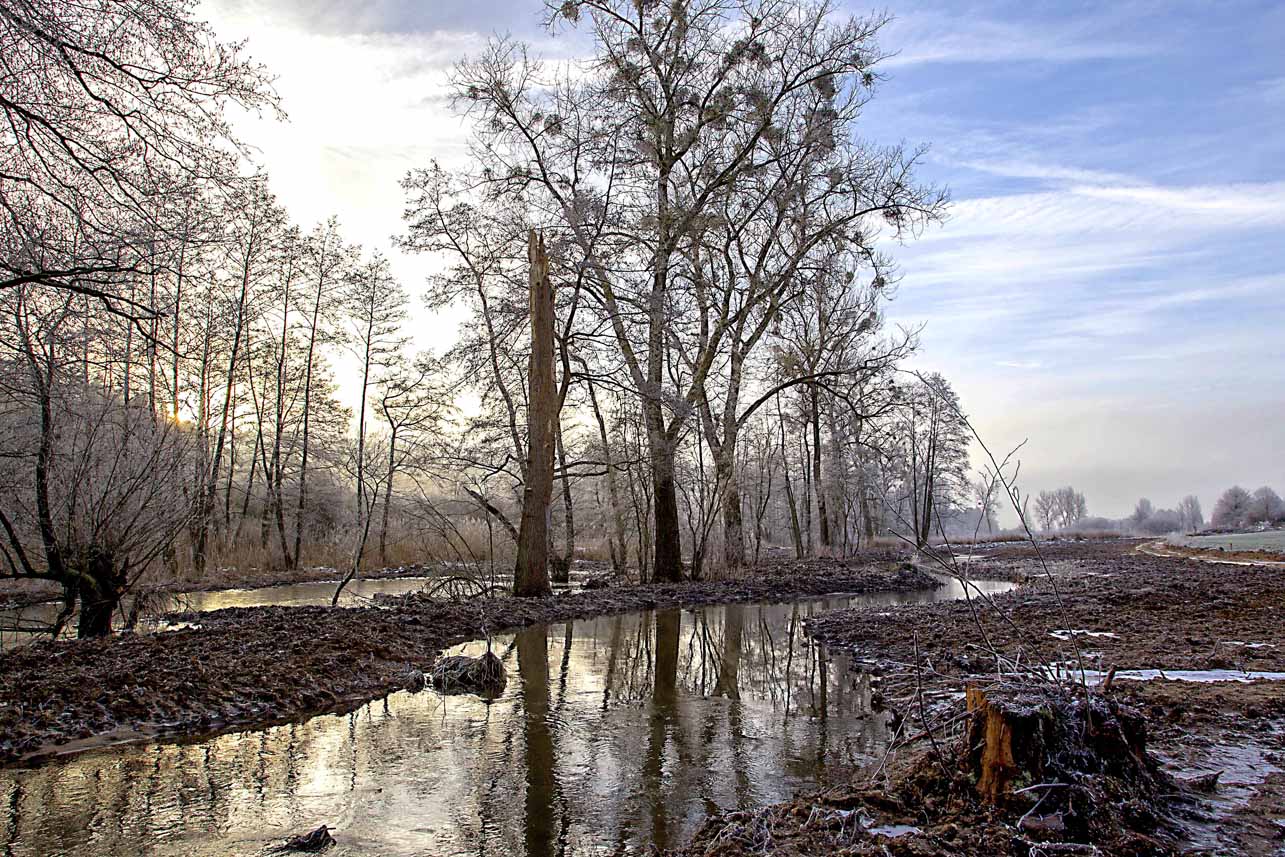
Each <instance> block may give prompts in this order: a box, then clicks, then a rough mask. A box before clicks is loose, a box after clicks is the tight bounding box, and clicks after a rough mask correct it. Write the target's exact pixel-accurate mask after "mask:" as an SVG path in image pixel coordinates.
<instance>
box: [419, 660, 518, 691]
mask: <svg viewBox="0 0 1285 857" xmlns="http://www.w3.org/2000/svg"><path fill="white" fill-rule="evenodd" d="M432 677H433V687H434V688H436V689H437V690H438V691H440V692H442V693H476V694H477V695H479V696H488V697H495V696H499V695H500V692H501V691H503V690H504V685H505V683H506V681H507V679H506V678H505V675H504V664H503V663H501V662H500V659H499V658H497V657H496V656H495V655H494V654H493V653H491V652H487V653H486V654H484V655H482V657H480V658H470V657H467V656H466V655H454V656H452V657H449V658H442V659H441V660H440V661H438V662H437V664H436V665H435V666H434V667H433V676H432Z"/></svg>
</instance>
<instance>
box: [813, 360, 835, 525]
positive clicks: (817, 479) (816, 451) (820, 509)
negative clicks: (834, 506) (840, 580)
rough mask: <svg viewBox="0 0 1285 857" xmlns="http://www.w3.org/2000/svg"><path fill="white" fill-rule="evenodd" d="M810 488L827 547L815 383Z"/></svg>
mask: <svg viewBox="0 0 1285 857" xmlns="http://www.w3.org/2000/svg"><path fill="white" fill-rule="evenodd" d="M812 490H813V491H814V492H816V496H817V534H818V535H819V536H820V537H821V547H822V548H828V547H831V546H832V545H833V544H834V539H833V538H831V536H830V516H829V515H828V514H826V508H825V480H824V479H823V478H822V475H821V397H820V393H818V392H817V388H816V385H815V384H814V385H812Z"/></svg>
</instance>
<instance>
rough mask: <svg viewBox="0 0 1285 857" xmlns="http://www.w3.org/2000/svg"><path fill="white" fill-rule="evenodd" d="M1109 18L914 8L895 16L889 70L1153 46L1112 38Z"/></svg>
mask: <svg viewBox="0 0 1285 857" xmlns="http://www.w3.org/2000/svg"><path fill="white" fill-rule="evenodd" d="M1109 23H1110V22H1109V21H1105V20H1095V19H1092V18H1081V19H1080V21H1079V23H1077V24H1074V25H1070V26H1037V25H1034V24H1019V23H1016V22H1013V21H1006V20H999V19H995V18H991V19H988V18H983V17H978V16H971V15H970V16H964V15H946V14H942V13H938V12H912V13H910V14H907V15H905V16H900V17H898V18H896V19H895V20H894V21H893V23H892V24H891V25H890V26H889V27H888V29H887V32H886V33H885V35H884V37H883V41H884V42H885V43H886V44H888V45H891V46H896V47H897V48H898V49H899V50H898V52H897V55H896V56H894V57H891V58H889V59H888V61H887V62H886V63H885V65H886V66H887V67H889V68H896V67H898V66H909V65H920V64H925V63H943V62H950V63H999V62H1020V61H1036V62H1077V61H1081V60H1093V59H1119V58H1127V57H1139V56H1145V55H1147V54H1152V53H1155V52H1156V47H1155V45H1154V44H1147V43H1144V42H1140V41H1130V40H1122V39H1117V38H1112V37H1111V36H1110V32H1111V29H1110V26H1109Z"/></svg>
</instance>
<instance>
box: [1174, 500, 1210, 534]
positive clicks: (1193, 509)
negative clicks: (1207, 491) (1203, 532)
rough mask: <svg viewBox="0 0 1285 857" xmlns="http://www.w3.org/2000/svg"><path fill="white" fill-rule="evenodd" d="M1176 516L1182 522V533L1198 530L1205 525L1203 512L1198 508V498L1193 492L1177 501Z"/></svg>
mask: <svg viewBox="0 0 1285 857" xmlns="http://www.w3.org/2000/svg"><path fill="white" fill-rule="evenodd" d="M1178 517H1179V519H1180V520H1181V522H1182V531H1183V532H1184V533H1195V532H1199V531H1200V528H1201V527H1203V526H1204V525H1205V514H1204V512H1202V511H1201V509H1200V498H1198V497H1197V496H1196V495H1195V494H1188V495H1187V496H1186V497H1183V498H1182V501H1181V502H1179V503H1178Z"/></svg>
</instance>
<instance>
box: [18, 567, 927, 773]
mask: <svg viewBox="0 0 1285 857" xmlns="http://www.w3.org/2000/svg"><path fill="white" fill-rule="evenodd" d="M936 584H937V581H935V580H933V579H932V578H930V577H928V576H927V575H924V574H923V573H922V572H918V571H914V570H909V569H905V568H902V567H900V566H898V565H895V564H868V563H867V564H853V563H841V562H838V561H834V560H812V561H803V562H789V563H779V564H774V565H772V566H769V567H766V568H762V569H760V570H758V571H757V572H755V573H754V575H753V577H752V578H749V579H746V580H740V581H717V582H690V583H683V584H672V585H657V586H626V587H617V588H608V589H602V590H593V591H587V592H577V593H569V594H564V595H560V596H554V597H550V598H543V599H526V600H519V599H507V598H504V599H497V600H493V601H468V602H463V603H448V604H443V603H438V602H431V601H427V600H425V599H422V598H417V597H414V596H408V597H405V598H401V599H389V600H387V601H386V602H385V604H386V607H385V609H376V608H323V607H256V608H237V609H229V610H220V611H215V612H212V613H200V614H188V615H186V616H178V617H175V618H176V619H178V620H180V621H187V622H192V623H194V624H195V625H196V627H191V628H186V629H182V630H176V631H172V632H168V633H164V634H153V635H125V636H120V637H116V638H111V639H106V640H77V641H68V642H59V643H38V644H34V645H31V646H27V647H24V648H21V649H17V650H14V651H11V652H7V653H3V654H0V762H13V761H15V760H19V759H23V758H31V757H34V756H40V755H43V754H48V753H56V752H58V751H59V750H60V748H61V750H63V751H68V750H75V749H82V748H84V747H87V746H93V745H95V744H101V743H103V742H105V741H110V740H113V739H122V740H126V739H136V738H138V737H145V736H156V735H182V736H202V735H209V734H215V733H217V732H221V731H227V730H230V729H234V728H249V727H253V726H260V725H267V724H270V723H276V722H282V721H285V720H291V719H296V718H301V717H305V716H309V715H311V714H316V713H320V712H325V711H338V710H350V709H352V708H355V707H357V706H358V705H360V704H362V703H364V702H366V701H368V700H370V699H374V698H378V697H380V696H383V695H385V694H388V693H390V692H392V691H395V690H398V689H401V688H404V687H415V686H417V685H418V684H419V683H421V682H422V675H421V673H422V672H423V671H426V670H427V669H428V668H429V667H430V666H431V664H432V663H433V661H434V660H435V659H436V657H437V655H438V653H439V652H440V651H441V650H442V649H443V648H446V647H447V646H451V645H454V644H456V643H459V642H463V641H465V640H470V639H476V638H479V637H482V636H485V635H486V634H487V633H490V632H494V631H498V630H502V629H506V628H515V627H520V626H525V625H530V624H535V623H541V622H558V621H565V620H568V619H579V618H587V617H590V616H597V615H605V614H611V613H622V612H629V611H634V610H644V609H650V608H658V607H660V608H663V607H686V606H696V605H701V604H713V603H720V602H750V601H781V600H787V599H794V598H800V597H805V596H809V595H824V594H830V593H839V592H843V593H863V592H875V591H880V590H894V591H910V590H916V589H928V588H933V587H934V586H935V585H936Z"/></svg>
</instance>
